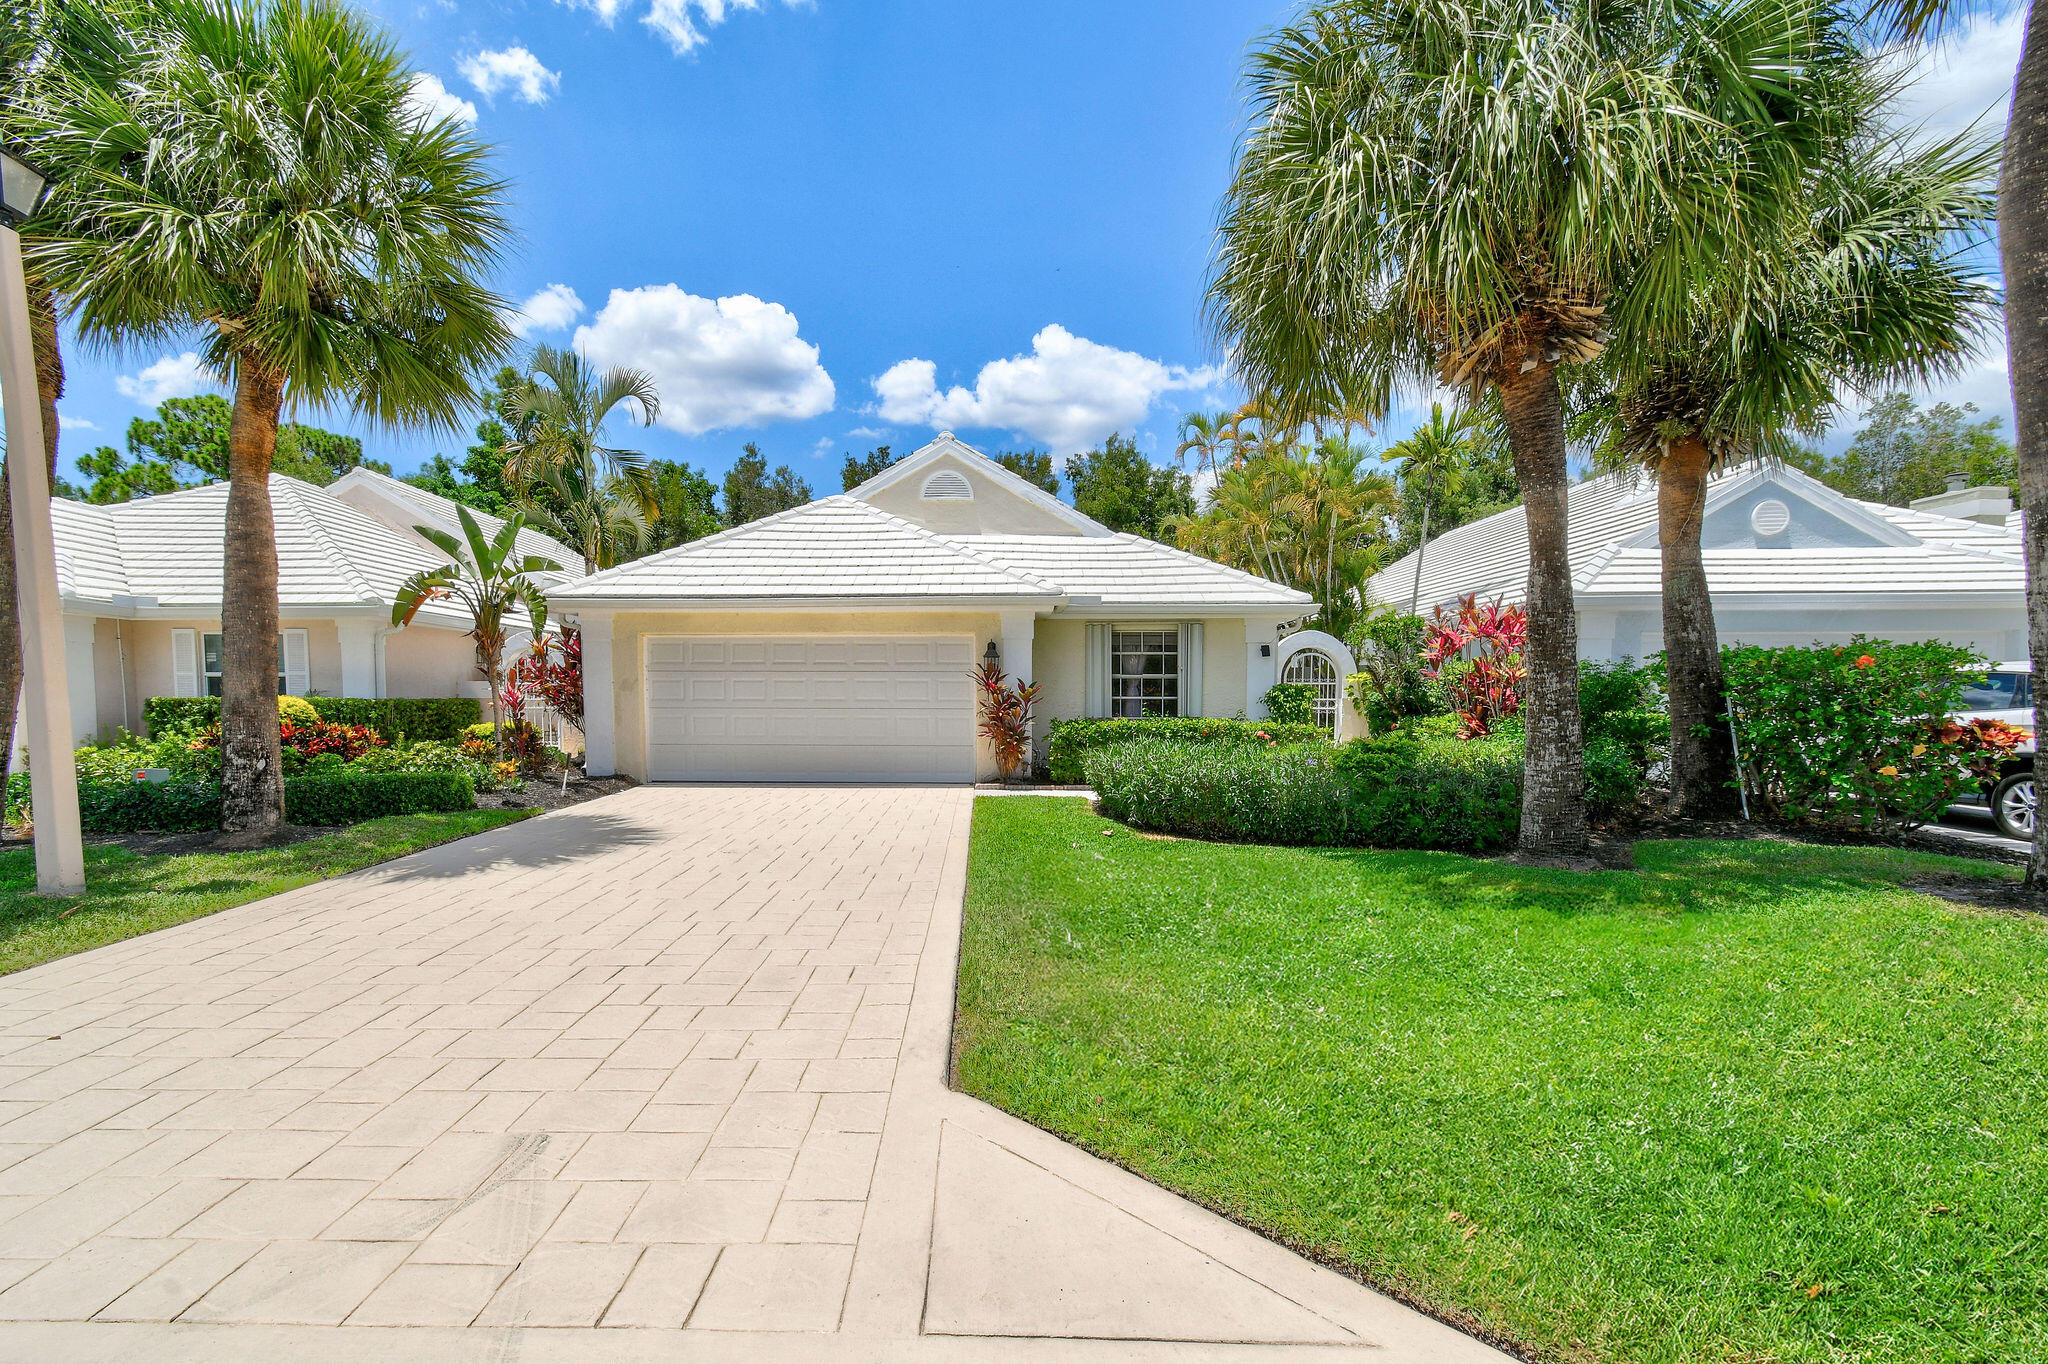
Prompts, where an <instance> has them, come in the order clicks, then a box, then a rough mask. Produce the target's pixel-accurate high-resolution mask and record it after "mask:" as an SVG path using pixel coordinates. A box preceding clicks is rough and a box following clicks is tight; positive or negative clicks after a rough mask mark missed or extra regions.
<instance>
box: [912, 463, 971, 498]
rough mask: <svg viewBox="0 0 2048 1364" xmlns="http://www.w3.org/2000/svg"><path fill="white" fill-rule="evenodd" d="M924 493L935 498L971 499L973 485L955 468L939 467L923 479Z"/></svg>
mask: <svg viewBox="0 0 2048 1364" xmlns="http://www.w3.org/2000/svg"><path fill="white" fill-rule="evenodd" d="M924 495H925V496H926V497H928V498H932V499H935V500H936V499H938V498H948V497H951V498H967V499H969V500H972V499H973V497H974V485H973V484H972V483H969V482H968V481H967V475H965V474H963V473H961V472H960V471H959V470H957V469H941V470H939V471H938V472H937V473H935V474H933V475H932V476H931V477H930V478H927V479H926V480H925V481H924Z"/></svg>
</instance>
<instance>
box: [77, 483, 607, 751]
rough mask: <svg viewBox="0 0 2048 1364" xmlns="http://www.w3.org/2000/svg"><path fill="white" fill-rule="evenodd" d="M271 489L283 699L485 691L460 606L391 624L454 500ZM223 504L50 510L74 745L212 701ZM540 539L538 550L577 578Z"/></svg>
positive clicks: (209, 498) (434, 560) (169, 499)
mask: <svg viewBox="0 0 2048 1364" xmlns="http://www.w3.org/2000/svg"><path fill="white" fill-rule="evenodd" d="M372 477H376V476H372ZM384 482H387V483H393V484H395V485H396V486H398V487H404V486H405V485H403V484H396V480H388V479H387V480H384ZM414 491H415V492H417V491H418V490H416V489H415V490H414ZM270 492H271V505H272V510H273V514H274V516H275V518H276V536H277V557H278V605H279V612H280V624H281V627H282V628H281V629H280V631H279V636H278V690H279V691H280V692H289V693H291V694H292V695H309V694H316V695H322V696H364V697H377V696H457V695H465V694H480V693H481V692H482V690H483V685H484V684H483V683H482V682H481V681H478V680H477V672H476V655H475V649H474V647H473V645H472V644H471V642H470V640H469V639H468V637H467V635H466V631H467V630H468V629H469V618H468V616H467V615H466V614H465V613H464V612H463V611H461V610H460V609H459V608H456V607H451V606H444V605H441V604H438V603H436V604H431V605H429V606H428V607H426V608H425V609H424V610H422V611H421V612H420V614H419V616H418V617H417V618H416V619H415V620H414V622H413V623H412V624H411V625H410V626H407V627H406V628H404V629H394V628H393V627H392V625H391V602H392V598H393V596H394V595H395V594H396V592H397V589H398V585H399V584H400V583H401V582H402V581H404V580H405V579H406V578H407V577H408V576H410V575H411V574H413V573H414V572H416V571H418V570H419V569H422V568H432V567H435V566H437V565H439V564H442V563H445V562H446V561H447V556H446V555H444V554H442V553H441V552H440V551H439V550H437V549H434V548H433V547H432V546H431V545H429V544H428V543H427V542H426V541H425V540H424V539H422V538H421V537H419V536H418V535H416V534H415V533H414V532H413V530H412V527H413V526H414V525H415V524H438V523H439V522H438V517H439V516H443V515H446V516H449V517H450V518H451V519H452V513H451V512H449V511H448V510H447V508H449V507H451V506H452V504H450V503H447V502H446V500H445V499H443V498H438V497H435V496H434V495H433V494H431V493H424V492H421V493H419V497H420V498H421V499H423V501H422V502H420V503H418V504H412V503H402V504H395V505H391V506H374V507H367V508H365V507H361V506H358V505H351V503H350V502H348V501H344V500H342V499H341V498H339V497H336V496H334V495H332V493H331V492H330V491H329V490H324V489H320V488H316V487H314V486H312V485H311V484H309V483H302V482H300V481H299V480H297V479H294V478H288V477H286V476H284V475H282V474H274V475H272V476H271V481H270ZM227 498H228V485H227V484H225V483H211V484H207V485H205V486H202V487H198V488H190V489H186V490H185V491H182V492H175V493H165V494H162V495H160V496H156V497H148V498H140V499H137V500H135V501H133V502H122V503H116V504H113V505H110V506H95V505H91V504H87V503H80V502H72V501H68V500H66V499H63V498H56V499H53V500H52V502H51V517H52V520H53V522H54V526H55V531H56V548H57V579H58V590H59V594H60V598H61V601H62V605H63V610H64V641H65V668H66V672H67V675H68V678H69V692H70V700H71V723H72V729H73V731H74V733H75V734H76V735H77V737H78V738H79V740H80V741H81V742H84V741H88V740H91V739H93V738H95V737H97V736H99V735H100V734H102V733H104V732H105V731H107V730H110V729H111V728H113V727H114V726H116V725H120V726H125V727H127V728H129V729H137V730H139V729H140V728H141V727H142V706H143V703H144V702H145V701H147V700H148V699H149V698H150V697H153V696H205V695H217V694H218V693H219V690H220V599H221V555H222V547H223V543H224V540H225V525H226V517H227ZM435 504H439V505H435ZM490 524H491V526H492V527H493V528H495V527H496V526H497V525H498V524H500V523H498V522H497V521H495V520H492V521H491V523H490ZM539 538H540V541H541V542H543V543H541V544H539V545H536V546H535V548H534V551H533V552H535V553H548V554H549V555H550V557H556V558H557V561H558V562H565V563H566V562H574V563H575V564H576V565H577V566H578V567H579V568H580V565H581V561H580V560H563V559H560V558H559V557H558V556H559V555H561V554H565V553H567V551H565V550H563V549H562V547H561V546H560V545H556V544H555V543H554V542H553V541H551V540H548V539H547V538H546V537H545V536H542V537H539ZM565 577H566V575H565Z"/></svg>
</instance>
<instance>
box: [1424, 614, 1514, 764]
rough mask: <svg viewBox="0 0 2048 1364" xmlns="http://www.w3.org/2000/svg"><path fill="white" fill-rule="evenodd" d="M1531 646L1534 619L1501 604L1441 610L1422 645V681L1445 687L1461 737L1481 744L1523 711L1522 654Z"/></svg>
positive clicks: (1446, 696) (1445, 695) (1432, 622)
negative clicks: (1453, 613) (1503, 724)
mask: <svg viewBox="0 0 2048 1364" xmlns="http://www.w3.org/2000/svg"><path fill="white" fill-rule="evenodd" d="M1528 642H1529V614H1528V612H1526V611H1524V610H1523V609H1522V608H1521V607H1519V606H1502V605H1501V604H1500V602H1499V600H1498V599H1496V600H1494V601H1490V602H1488V603H1486V604H1485V605H1484V606H1481V605H1480V604H1479V599H1478V594H1477V593H1471V594H1468V595H1466V596H1465V597H1464V598H1463V599H1462V600H1461V601H1459V603H1458V610H1457V614H1455V615H1450V614H1446V613H1445V611H1444V609H1443V608H1442V607H1441V606H1439V607H1437V608H1436V614H1435V615H1434V617H1433V618H1432V619H1431V620H1430V622H1429V628H1428V632H1427V633H1426V634H1425V635H1424V636H1423V641H1422V662H1423V669H1422V672H1423V676H1425V677H1427V678H1429V679H1430V680H1431V681H1433V682H1439V683H1441V684H1442V685H1443V689H1444V697H1445V699H1446V700H1447V701H1449V702H1450V706H1451V709H1452V710H1453V711H1454V712H1456V713H1457V716H1458V737H1459V738H1461V739H1477V738H1479V737H1481V736H1482V735H1485V734H1488V733H1491V732H1492V730H1493V727H1494V726H1495V725H1497V724H1499V723H1500V722H1501V721H1502V720H1505V719H1507V718H1508V717H1509V716H1512V715H1514V714H1515V713H1516V712H1518V711H1520V710H1521V709H1522V683H1523V681H1524V679H1526V678H1527V677H1528V675H1529V670H1528V667H1527V666H1526V665H1525V664H1524V663H1523V661H1522V650H1523V648H1524V646H1526V645H1527V644H1528Z"/></svg>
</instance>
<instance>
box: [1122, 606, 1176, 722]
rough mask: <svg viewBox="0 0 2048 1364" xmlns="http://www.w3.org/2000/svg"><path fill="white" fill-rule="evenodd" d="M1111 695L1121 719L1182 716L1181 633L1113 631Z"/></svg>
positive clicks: (1166, 631) (1172, 631) (1168, 631)
mask: <svg viewBox="0 0 2048 1364" xmlns="http://www.w3.org/2000/svg"><path fill="white" fill-rule="evenodd" d="M1109 695H1110V713H1111V714H1112V715H1115V716H1118V717H1120V718H1124V719H1137V718H1140V717H1144V716H1176V715H1179V714H1180V631H1179V630H1178V629H1177V628H1176V629H1172V630H1115V631H1112V632H1111V638H1110V674H1109Z"/></svg>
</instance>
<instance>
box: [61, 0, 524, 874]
mask: <svg viewBox="0 0 2048 1364" xmlns="http://www.w3.org/2000/svg"><path fill="white" fill-rule="evenodd" d="M149 10H150V13H151V15H152V16H153V18H152V23H153V24H154V25H156V26H157V27H155V28H154V29H153V30H152V31H151V33H150V34H149V35H147V37H146V38H145V51H144V52H143V54H142V56H141V59H140V61H139V62H138V63H137V65H136V68H135V69H134V70H133V71H132V72H130V73H129V74H128V75H127V77H126V78H125V79H124V80H123V81H122V82H121V83H120V84H119V85H118V87H117V88H115V89H114V90H111V91H108V90H97V89H92V88H78V89H74V90H72V91H69V92H67V96H68V97H67V98H66V99H65V100H64V101H63V103H62V111H61V113H60V114H59V115H58V116H57V117H54V118H52V119H51V120H50V121H49V124H48V126H47V127H46V128H44V129H43V130H41V132H42V139H43V141H44V142H45V143H46V144H47V145H49V146H51V147H52V148H53V149H54V151H55V154H56V155H57V156H58V157H59V158H60V159H61V160H62V161H63V163H64V164H65V165H66V166H67V168H68V169H69V171H70V180H69V182H68V184H67V186H66V189H65V193H64V197H63V199H62V201H61V212H60V213H59V214H58V215H57V221H56V222H55V223H54V224H53V225H52V229H51V232H50V234H49V235H47V236H46V237H44V238H43V239H42V240H40V241H38V242H36V243H35V244H34V247H33V255H34V258H35V260H36V265H37V268H38V269H40V270H41V271H42V272H43V273H44V274H45V276H46V277H47V278H48V279H49V280H51V282H52V283H53V284H54V285H55V286H56V287H57V289H58V291H59V293H60V294H61V295H62V296H63V298H64V299H65V301H66V303H67V305H68V306H69V308H70V311H71V315H72V317H73V319H74V321H75V323H76V326H77V329H78V332H79V335H80V336H82V337H84V338H85V339H86V340H88V341H89V342H98V343H102V344H122V343H130V344H132V343H136V342H140V341H151V340H163V339H168V338H171V337H175V336H183V335H187V334H189V333H190V332H191V331H193V330H195V329H196V330H198V331H199V333H200V334H201V337H202V344H203V353H204V358H205V360H206V361H207V363H208V365H209V366H210V367H211V369H212V370H213V371H214V372H215V373H216V374H219V375H220V376H222V377H223V379H225V380H226V381H227V382H229V383H230V384H231V385H232V387H233V390H234V416H233V419H232V422H231V424H230V427H229V435H228V480H229V491H228V509H227V537H226V549H225V553H224V562H223V575H222V576H223V583H222V602H221V629H222V635H223V640H222V643H223V646H224V648H223V655H224V656H223V664H224V666H223V670H222V671H223V686H222V693H223V694H222V699H221V729H222V773H221V776H222V782H221V784H222V795H223V798H222V809H221V814H222V825H223V828H224V829H225V830H226V831H227V834H226V838H227V840H228V841H230V842H251V841H257V840H260V839H261V838H262V837H263V836H264V835H265V834H267V833H268V831H269V830H271V829H272V828H274V827H275V826H276V825H277V823H278V822H279V821H280V820H281V819H282V817H283V782H282V779H281V776H280V772H279V762H278V734H277V703H276V691H277V656H276V655H277V628H278V606H277V548H276V544H275V541H274V537H273V526H272V520H271V506H270V466H271V459H272V456H273V454H274V452H275V450H276V446H277V433H278V423H279V416H280V413H281V411H282V409H283V406H284V404H285V402H286V401H287V400H290V401H293V402H295V403H304V404H311V405H314V406H324V405H338V406H344V407H347V408H349V409H351V410H352V411H353V412H354V413H355V414H356V415H357V416H358V417H360V418H362V419H365V420H368V421H372V422H379V423H385V424H393V425H415V426H426V427H434V428H440V429H446V430H450V431H452V430H454V429H455V428H456V424H457V422H458V420H459V418H460V417H461V416H462V415H463V413H464V411H465V410H466V409H467V407H468V406H469V404H470V403H471V402H472V401H473V398H474V386H473V382H472V380H473V376H474V375H475V374H476V373H477V372H478V371H479V370H480V369H481V368H482V367H483V366H484V365H485V364H487V363H488V362H489V361H490V360H492V359H494V358H495V357H497V356H498V355H500V354H502V353H503V351H504V350H505V349H506V347H507V346H508V345H509V344H510V340H511V338H510V334H509V332H508V331H507V329H506V326H505V322H504V320H503V318H504V312H505V303H504V300H502V299H500V298H499V297H497V296H496V295H495V294H493V293H491V292H490V291H489V290H487V289H485V288H484V287H483V286H482V285H481V284H479V283H478V280H479V278H480V277H482V276H483V275H485V274H487V273H488V271H489V270H490V269H491V267H492V265H493V262H494V261H495V260H496V257H497V253H498V251H499V249H500V247H501V246H502V244H503V243H504V242H505V240H506V239H507V236H508V228H507V225H506V221H505V217H504V212H503V201H504V187H503V185H502V183H501V182H500V181H499V180H497V179H496V178H495V177H494V176H493V175H491V173H490V171H489V168H488V165H487V163H486V151H485V148H484V147H483V145H482V144H481V143H479V142H477V141H476V140H475V139H474V138H472V137H471V136H470V135H469V134H468V133H467V132H466V131H465V130H464V129H463V128H462V126H461V125H459V124H457V123H455V122H453V121H449V120H433V119H429V118H427V117H424V116H422V115H421V114H420V113H418V112H417V111H416V110H414V109H413V108H412V107H411V105H410V104H409V103H408V96H409V85H410V79H411V73H410V72H409V71H408V70H407V68H406V66H405V62H404V60H403V58H402V56H401V54H400V53H399V51H398V49H397V48H396V47H395V46H394V45H393V44H392V42H391V40H390V38H389V37H388V36H386V35H385V34H384V33H383V32H382V31H381V30H380V29H378V28H377V27H375V26H374V25H373V24H372V23H371V22H370V21H369V20H367V19H366V18H364V17H363V16H362V15H360V14H358V13H356V12H355V11H354V10H352V9H349V8H347V7H346V6H345V5H343V4H340V3H338V2H337V0H152V3H151V5H150V7H149Z"/></svg>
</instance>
